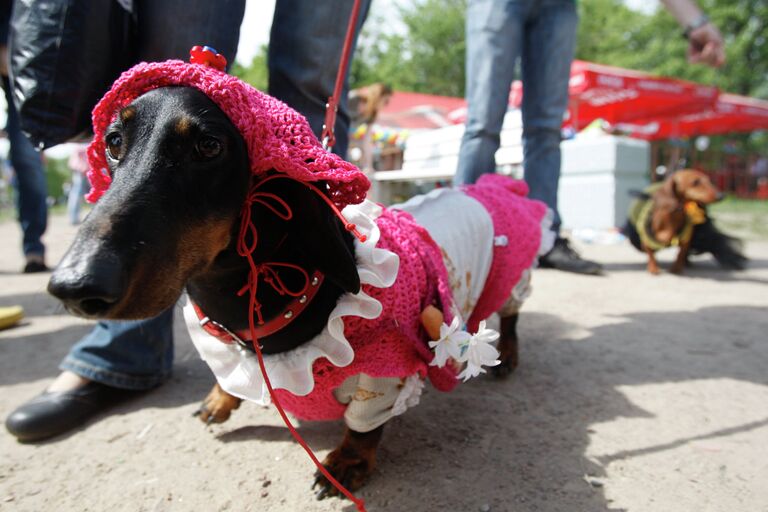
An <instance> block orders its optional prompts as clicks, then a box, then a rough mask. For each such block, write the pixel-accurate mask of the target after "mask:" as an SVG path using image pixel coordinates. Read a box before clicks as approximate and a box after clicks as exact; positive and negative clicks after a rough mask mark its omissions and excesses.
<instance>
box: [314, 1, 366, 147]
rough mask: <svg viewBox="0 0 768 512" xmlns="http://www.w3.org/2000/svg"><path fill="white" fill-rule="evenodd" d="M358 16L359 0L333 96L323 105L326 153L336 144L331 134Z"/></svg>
mask: <svg viewBox="0 0 768 512" xmlns="http://www.w3.org/2000/svg"><path fill="white" fill-rule="evenodd" d="M359 16H360V0H355V3H354V4H353V5H352V14H350V15H349V23H348V24H347V36H346V37H345V38H344V48H343V50H342V51H341V62H339V70H338V71H337V72H336V86H335V87H334V88H333V96H331V97H330V98H328V103H326V104H325V124H323V132H322V134H321V135H320V140H321V141H322V142H323V148H325V149H327V150H328V151H330V150H331V148H332V147H333V145H334V144H336V135H335V134H334V133H333V127H334V125H335V124H336V112H337V111H338V109H339V98H340V97H341V89H342V86H343V85H344V76H346V74H347V68H348V67H349V54H350V53H351V51H352V40H353V39H354V36H355V29H356V28H357V18H358V17H359Z"/></svg>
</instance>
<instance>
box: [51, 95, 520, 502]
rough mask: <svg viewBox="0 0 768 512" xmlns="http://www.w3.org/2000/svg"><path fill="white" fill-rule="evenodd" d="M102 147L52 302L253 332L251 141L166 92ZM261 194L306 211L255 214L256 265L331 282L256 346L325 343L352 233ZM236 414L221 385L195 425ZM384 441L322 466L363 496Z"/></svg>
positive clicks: (511, 332) (136, 106)
mask: <svg viewBox="0 0 768 512" xmlns="http://www.w3.org/2000/svg"><path fill="white" fill-rule="evenodd" d="M105 142H106V148H107V149H106V151H107V161H108V165H109V172H110V173H111V175H112V183H111V185H110V187H109V189H108V190H107V191H106V193H105V195H104V196H103V197H102V198H101V199H100V200H99V201H98V203H97V204H96V205H95V207H94V209H93V210H92V211H91V213H90V214H89V215H88V217H87V218H86V219H85V221H84V223H83V224H82V226H81V228H80V230H79V231H78V233H77V235H76V238H75V240H74V242H73V244H72V246H71V247H70V249H69V250H68V252H67V253H66V255H65V256H64V258H63V259H62V261H61V262H60V264H59V265H58V267H57V268H56V270H55V272H54V273H53V275H52V277H51V280H50V283H49V286H48V289H49V291H50V293H52V294H53V295H55V296H56V297H58V298H59V299H60V300H61V301H62V302H63V303H64V304H65V306H66V308H67V309H68V310H69V311H71V312H72V313H74V314H77V315H80V316H83V317H87V318H104V319H141V318H148V317H152V316H154V315H157V314H159V313H160V312H162V311H163V310H165V309H166V308H169V307H171V306H173V305H174V303H175V302H176V301H177V300H178V298H179V296H180V295H181V293H182V291H183V290H184V289H185V288H186V290H187V292H188V293H189V296H190V297H191V298H192V300H194V302H195V303H197V304H198V305H199V306H200V307H201V308H202V309H203V310H205V311H206V313H207V314H208V315H210V317H211V318H216V319H217V321H219V322H220V323H222V324H224V325H226V326H228V327H229V328H230V329H232V330H244V329H247V328H248V311H249V304H248V297H247V294H246V295H238V293H237V292H238V290H239V289H241V287H242V285H243V283H244V282H246V281H247V277H248V273H249V270H250V268H249V266H248V264H247V262H246V261H245V259H244V258H242V257H241V256H240V255H238V253H237V251H236V242H237V236H238V229H239V226H240V219H239V215H240V212H241V209H242V205H243V202H244V200H245V198H246V191H247V190H248V187H249V180H250V178H251V174H250V170H249V165H248V153H247V149H246V146H245V142H244V141H243V139H242V137H241V135H240V133H239V132H238V130H237V129H236V127H235V126H234V125H233V124H232V123H231V122H230V119H229V118H228V117H227V116H226V115H225V114H224V112H222V110H220V109H219V107H218V106H217V105H216V104H214V103H213V102H212V101H211V100H210V99H209V98H208V97H207V96H206V95H205V94H203V93H201V92H199V91H198V90H196V89H193V88H187V87H165V88H159V89H155V90H152V91H150V92H148V93H146V94H144V95H142V96H140V97H139V98H137V99H136V100H135V101H133V102H132V103H131V104H130V105H129V106H128V107H126V108H124V109H123V110H122V111H121V112H120V113H119V115H118V116H117V117H116V119H115V121H114V122H113V124H112V125H111V126H110V127H109V129H108V130H107V134H106V139H105ZM262 190H263V191H264V192H270V193H273V194H275V195H277V196H279V197H280V198H282V199H283V200H284V201H285V202H286V203H288V204H290V205H300V206H301V207H294V208H293V217H292V218H290V219H287V220H285V219H282V218H279V217H277V216H275V215H274V214H272V213H271V212H269V211H267V208H266V207H265V206H264V205H263V204H260V203H254V205H253V207H252V210H251V219H252V222H254V224H256V225H258V226H259V231H258V236H259V244H258V247H257V249H256V251H255V252H254V254H253V257H254V260H255V261H256V262H260V261H281V262H289V263H292V264H296V265H298V266H301V267H302V268H313V269H314V268H316V269H319V270H320V271H322V272H323V273H324V274H325V276H326V278H325V281H324V282H323V284H322V286H321V287H320V289H319V291H318V294H317V296H316V297H315V299H314V300H312V301H311V303H310V304H309V305H308V306H307V309H306V310H305V311H304V312H303V313H302V316H301V318H300V321H297V322H293V323H290V324H289V325H288V326H287V327H286V328H285V329H282V330H280V331H278V332H276V333H274V334H271V335H269V336H266V337H263V338H260V342H261V344H262V346H263V352H264V353H265V354H277V353H281V352H286V351H289V350H291V349H294V348H295V347H297V346H299V345H301V344H303V343H305V342H307V341H309V340H311V339H312V338H313V337H315V336H316V335H318V334H319V333H320V332H321V331H322V330H323V328H324V327H325V326H326V325H327V321H328V316H329V314H330V313H331V311H332V310H333V309H334V307H335V306H336V303H337V301H338V299H339V297H341V296H342V295H343V294H345V293H348V292H352V293H355V292H357V291H359V290H360V286H361V285H360V279H359V276H358V271H357V268H356V259H355V249H354V244H353V238H352V235H351V234H350V233H349V232H348V231H347V230H346V229H345V228H344V226H343V225H342V223H341V222H340V220H339V219H338V217H337V216H336V215H334V214H333V212H332V211H331V210H330V209H329V208H328V207H327V205H326V204H325V203H324V201H323V200H322V199H321V198H319V197H318V196H317V194H316V193H315V192H312V191H310V190H309V189H308V188H307V187H306V186H304V185H303V184H301V183H299V182H296V181H293V180H274V181H272V182H270V183H267V184H266V185H264V187H263V189H262ZM284 279H285V281H286V283H285V284H286V285H287V287H289V288H290V287H293V288H295V287H297V286H298V287H300V286H301V283H300V282H298V281H297V282H292V279H293V278H292V276H291V275H290V274H286V276H285V277H284ZM296 279H298V277H296ZM257 298H258V301H259V302H260V304H261V306H262V309H261V312H262V314H263V316H264V318H272V317H273V316H275V315H277V314H278V313H279V312H281V311H282V310H283V308H284V307H285V305H286V304H287V303H288V302H289V301H290V300H291V297H289V296H286V295H280V294H279V293H277V292H276V291H275V290H274V289H273V288H272V287H268V286H263V287H259V288H258V296H257ZM515 323H516V315H513V316H510V317H508V318H505V319H504V321H503V325H502V331H503V332H502V339H501V342H500V346H499V350H500V351H501V353H502V356H501V359H502V364H501V365H500V370H497V373H499V374H504V373H506V372H508V371H510V370H511V369H513V368H514V366H515V365H516V364H517V336H516V334H515ZM239 404H240V399H239V398H235V397H233V396H231V395H229V394H227V393H226V392H225V391H223V390H222V389H221V388H220V387H219V386H218V385H216V386H214V388H213V390H212V391H211V393H210V394H209V395H208V397H207V398H206V399H205V400H204V402H203V406H202V408H201V414H200V418H201V419H202V420H203V421H205V422H211V421H215V422H221V421H225V420H226V419H227V418H228V417H229V415H230V413H231V411H232V410H233V409H235V408H237V407H238V406H239ZM382 429H383V427H378V428H376V429H375V430H373V431H371V432H366V433H361V432H355V431H354V430H351V429H349V428H348V429H347V431H346V434H345V435H344V438H343V441H342V442H341V444H340V445H339V447H337V448H336V449H335V450H333V451H332V452H331V453H330V454H329V455H328V456H327V457H326V459H325V460H324V462H323V464H324V465H325V467H326V468H328V469H329V471H330V472H331V473H332V474H333V475H334V477H335V478H336V479H337V480H339V481H341V482H344V483H345V485H347V486H348V488H349V489H351V490H354V489H357V488H359V487H360V486H361V485H362V484H363V483H364V481H365V480H366V479H367V477H368V476H369V475H370V474H371V472H372V471H373V469H374V467H375V462H376V448H377V445H378V443H379V440H380V438H381V433H382ZM316 484H319V485H320V491H319V493H318V495H319V497H324V496H326V495H335V494H337V490H336V489H335V488H334V487H333V486H331V484H330V483H329V482H328V481H327V480H326V479H325V478H324V477H322V476H319V477H318V479H317V481H316Z"/></svg>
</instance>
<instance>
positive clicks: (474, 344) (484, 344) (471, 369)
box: [458, 321, 501, 382]
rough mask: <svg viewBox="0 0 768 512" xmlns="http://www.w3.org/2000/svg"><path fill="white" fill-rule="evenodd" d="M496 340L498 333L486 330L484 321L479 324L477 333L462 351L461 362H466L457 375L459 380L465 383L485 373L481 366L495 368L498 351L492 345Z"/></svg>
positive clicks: (497, 361)
mask: <svg viewBox="0 0 768 512" xmlns="http://www.w3.org/2000/svg"><path fill="white" fill-rule="evenodd" d="M498 338H499V333H498V332H496V331H494V330H493V329H486V328H485V321H482V322H480V326H479V328H478V330H477V333H476V334H474V335H473V336H471V337H470V339H469V343H468V345H467V347H466V350H465V351H464V357H463V360H465V361H466V362H467V366H466V367H465V368H464V370H463V371H462V372H461V373H460V374H459V376H458V377H459V378H460V379H464V382H466V381H468V380H469V379H471V378H472V377H477V376H478V375H480V374H481V373H485V369H484V368H483V366H496V365H497V364H499V363H500V362H501V361H499V360H498V357H499V351H498V350H496V347H494V346H493V345H492V343H493V342H494V341H496V340H497V339H498Z"/></svg>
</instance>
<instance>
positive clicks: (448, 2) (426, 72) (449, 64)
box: [351, 0, 467, 96]
mask: <svg viewBox="0 0 768 512" xmlns="http://www.w3.org/2000/svg"><path fill="white" fill-rule="evenodd" d="M466 7H467V2H466V0H421V1H416V2H414V3H413V4H412V5H410V6H408V7H402V6H401V7H398V8H397V11H398V14H399V17H400V19H401V20H402V22H403V25H404V28H405V31H406V32H405V34H399V33H392V32H391V25H392V24H391V20H385V19H382V18H378V19H369V20H368V22H367V24H366V27H365V28H364V29H363V33H362V34H361V37H360V40H359V42H358V48H357V54H356V58H355V61H354V63H353V66H352V76H351V83H352V86H353V87H356V86H360V85H365V84H369V83H371V82H386V83H388V84H389V85H391V86H392V87H394V88H395V89H398V90H405V91H413V92H423V93H430V94H443V95H447V96H464V80H465V78H464V77H465V69H464V52H465V45H464V19H465V11H466Z"/></svg>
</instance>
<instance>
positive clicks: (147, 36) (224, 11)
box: [134, 0, 311, 66]
mask: <svg viewBox="0 0 768 512" xmlns="http://www.w3.org/2000/svg"><path fill="white" fill-rule="evenodd" d="M281 1H282V0H281ZM134 11H135V13H136V20H137V27H136V33H137V38H136V39H137V41H136V46H137V48H136V50H137V54H138V55H137V57H138V60H140V61H147V62H152V61H162V60H167V59H181V60H184V61H188V60H189V50H190V48H192V47H193V46H195V45H208V46H210V47H212V48H215V49H216V51H218V52H219V53H221V54H222V55H224V56H225V57H226V58H227V63H228V64H229V65H230V66H231V65H232V64H233V63H234V61H235V53H236V52H237V43H238V41H239V39H240V24H241V23H242V21H243V14H244V13H245V0H216V1H215V2H211V1H209V0H162V1H160V2H158V1H157V0H134ZM310 11H311V9H310Z"/></svg>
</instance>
